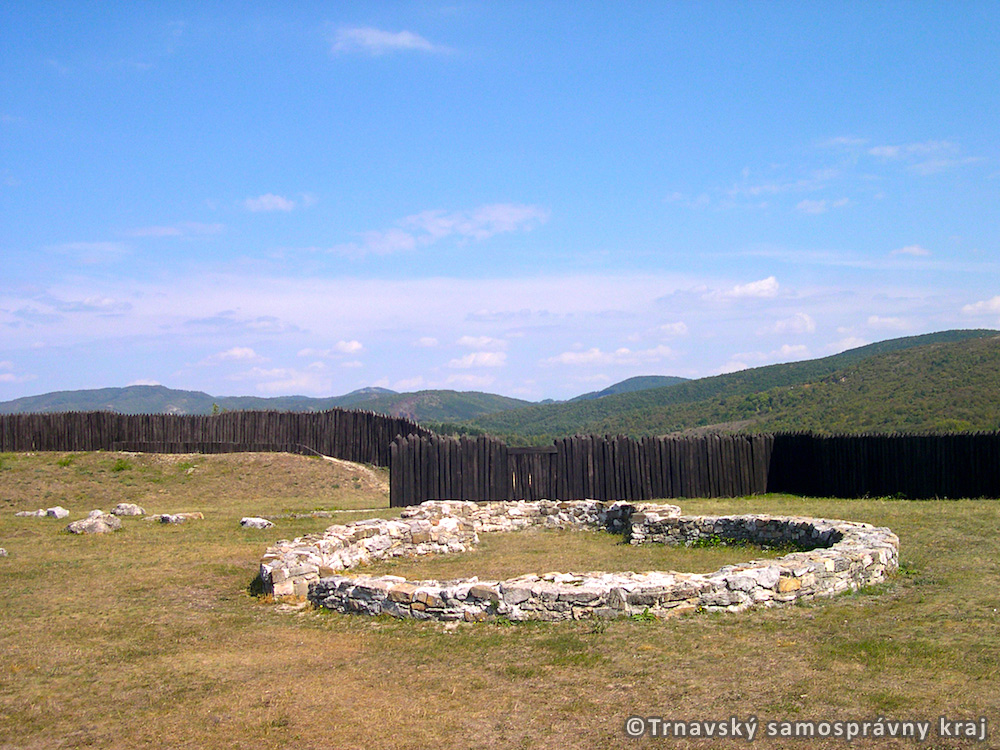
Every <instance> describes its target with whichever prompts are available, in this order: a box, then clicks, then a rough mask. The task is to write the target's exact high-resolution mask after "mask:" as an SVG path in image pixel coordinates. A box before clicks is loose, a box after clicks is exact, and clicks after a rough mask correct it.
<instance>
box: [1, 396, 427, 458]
mask: <svg viewBox="0 0 1000 750" xmlns="http://www.w3.org/2000/svg"><path fill="white" fill-rule="evenodd" d="M398 435H422V436H429V435H431V432H430V431H429V430H426V429H425V428H423V427H420V426H419V425H417V424H416V423H415V422H412V421H410V420H408V419H401V418H398V417H388V416H385V415H382V414H375V413H374V412H367V411H348V410H344V409H331V410H330V411H323V412H277V411H233V412H224V413H222V414H215V415H211V416H208V415H175V414H117V413H114V412H104V411H101V412H64V413H58V414H6V415H0V451H96V450H126V451H141V452H147V453H229V452H236V451H254V450H263V451H275V450H277V451H291V452H296V453H320V454H323V455H326V456H333V457H335V458H342V459H345V460H347V461H357V462H360V463H368V464H374V465H376V466H387V465H388V464H389V445H390V444H391V443H392V441H393V439H394V438H396V437H397V436H398Z"/></svg>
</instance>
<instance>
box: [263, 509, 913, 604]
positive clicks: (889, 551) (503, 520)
mask: <svg viewBox="0 0 1000 750" xmlns="http://www.w3.org/2000/svg"><path fill="white" fill-rule="evenodd" d="M529 526H549V527H553V528H605V529H608V530H611V531H620V532H621V533H622V534H623V535H625V536H626V537H627V538H628V539H629V542H630V543H631V544H652V543H665V544H691V543H694V542H695V541H696V540H699V539H712V538H718V539H719V540H721V541H726V540H731V541H747V542H755V543H761V544H787V543H790V544H794V545H796V546H797V547H800V548H804V550H803V551H800V552H792V553H790V554H787V555H785V556H784V557H782V558H780V559H777V560H763V561H750V562H746V563H740V564H738V565H727V566H725V567H723V568H720V569H719V570H717V571H715V572H714V573H709V574H695V573H678V572H673V571H653V572H646V573H635V572H623V573H604V572H589V573H550V574H546V575H544V576H538V575H533V574H532V575H524V576H520V577H518V578H513V579H509V580H506V581H480V580H478V579H477V578H469V579H461V580H455V581H407V580H406V579H404V578H401V577H399V576H379V577H371V576H347V575H337V573H336V570H345V569H347V568H349V567H353V566H354V565H357V564H359V563H360V562H367V561H369V560H373V559H378V558H384V557H388V556H393V555H409V554H433V553H442V552H443V553H447V552H451V551H462V550H464V549H467V548H468V547H469V546H472V545H475V544H476V543H477V541H478V533H479V532H495V531H514V530H518V529H522V528H527V527H529ZM369 540H377V541H369ZM898 548H899V540H898V538H897V537H896V535H895V534H893V533H892V531H890V530H889V529H887V528H879V527H874V526H871V525H869V524H862V523H854V522H850V521H835V520H825V519H816V518H801V517H773V516H760V515H740V516H719V517H714V516H699V517H694V516H681V515H680V509H679V508H677V507H676V506H672V505H655V504H650V503H646V504H639V505H633V504H629V503H610V504H606V503H601V502H597V501H578V502H551V501H544V500H543V501H540V502H537V503H489V504H483V505H477V504H475V503H459V502H428V503H424V504H423V505H420V506H415V507H413V508H409V509H407V510H406V511H404V512H403V515H402V516H401V518H400V519H399V520H398V521H386V520H382V519H375V520H371V521H361V522H357V523H354V524H347V525H345V526H331V527H330V528H329V529H327V532H326V534H324V535H321V536H317V537H304V538H302V539H299V540H295V541H294V542H281V543H279V544H278V545H276V546H275V547H272V548H271V549H269V550H268V552H267V554H265V557H264V560H263V561H262V563H261V577H262V579H263V580H264V582H265V586H266V587H269V590H271V591H273V592H274V593H275V594H276V595H281V594H292V593H298V594H301V595H306V594H307V595H308V597H309V599H310V600H311V601H312V602H313V603H314V604H316V605H318V606H324V607H328V608H330V609H334V610H337V611H339V612H349V613H363V614H371V615H377V614H390V615H393V616H396V617H413V618H417V619H438V620H466V621H478V620H486V619H491V618H495V617H501V616H502V617H506V618H508V619H510V620H513V621H517V620H568V619H585V618H595V617H596V618H614V617H627V616H630V615H637V614H646V613H649V614H652V615H655V616H658V617H663V616H668V615H673V614H678V613H681V612H693V611H697V610H708V611H713V610H726V611H733V612H737V611H741V610H744V609H747V608H748V607H752V606H778V605H783V604H789V603H792V602H794V601H796V600H799V599H811V598H814V597H819V596H832V595H834V594H837V593H840V592H843V591H848V590H852V589H857V588H859V587H861V586H866V585H870V584H873V583H877V582H879V581H882V580H884V579H885V577H886V576H887V575H888V574H889V573H891V572H892V571H893V570H895V569H896V567H897V565H898ZM332 565H340V566H341V567H340V568H337V569H334V568H333V567H332Z"/></svg>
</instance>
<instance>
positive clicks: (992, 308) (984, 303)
mask: <svg viewBox="0 0 1000 750" xmlns="http://www.w3.org/2000/svg"><path fill="white" fill-rule="evenodd" d="M962 312H963V313H965V314H966V315H991V314H994V313H1000V296H998V297H993V298H992V299H984V300H980V301H979V302H974V303H972V304H971V305H965V306H964V307H963V308H962Z"/></svg>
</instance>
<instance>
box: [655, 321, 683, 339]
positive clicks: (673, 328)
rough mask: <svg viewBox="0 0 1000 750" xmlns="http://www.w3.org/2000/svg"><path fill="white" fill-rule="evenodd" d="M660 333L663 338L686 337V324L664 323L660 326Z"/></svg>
mask: <svg viewBox="0 0 1000 750" xmlns="http://www.w3.org/2000/svg"><path fill="white" fill-rule="evenodd" d="M660 333H662V334H663V335H664V336H687V333H688V327H687V324H686V323H682V322H680V321H678V322H676V323H664V324H663V325H661V326H660Z"/></svg>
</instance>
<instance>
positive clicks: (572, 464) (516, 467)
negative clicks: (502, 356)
mask: <svg viewBox="0 0 1000 750" xmlns="http://www.w3.org/2000/svg"><path fill="white" fill-rule="evenodd" d="M764 492H787V493H790V494H796V495H813V496H822V497H892V496H901V497H908V498H932V497H953V498H954V497H1000V433H995V432H994V433H976V434H955V435H899V434H893V435H834V436H821V435H812V434H808V433H803V434H778V435H706V436H699V437H656V438H654V437H646V438H642V439H641V440H632V439H630V438H626V437H598V436H593V435H590V436H577V437H573V438H565V439H563V440H558V441H556V443H555V444H554V445H552V446H550V447H546V448H509V447H508V446H506V445H505V444H504V443H502V442H500V441H498V440H493V439H490V438H482V437H481V438H461V439H455V438H444V437H439V436H431V437H428V436H417V435H410V436H408V437H405V438H404V437H400V438H397V439H396V440H395V441H394V442H393V445H392V449H391V454H390V502H391V504H392V505H393V506H405V505H415V504H417V503H420V502H423V501H424V500H477V501H483V500H540V499H544V498H547V499H560V500H577V499H584V498H590V499H594V500H627V501H643V500H650V499H654V498H677V497H739V496H743V495H751V494H760V493H764Z"/></svg>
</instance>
